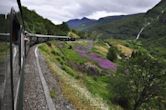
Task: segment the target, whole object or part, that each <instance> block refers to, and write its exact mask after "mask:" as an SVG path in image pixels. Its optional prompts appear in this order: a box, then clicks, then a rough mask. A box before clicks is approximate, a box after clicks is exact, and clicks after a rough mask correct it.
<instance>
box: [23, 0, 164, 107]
mask: <svg viewBox="0 0 166 110" xmlns="http://www.w3.org/2000/svg"><path fill="white" fill-rule="evenodd" d="M165 5H166V1H165V0H161V2H159V3H158V4H157V5H156V6H155V7H153V8H152V9H150V10H149V11H147V12H146V13H138V14H132V15H120V16H107V17H103V18H100V19H99V20H94V19H89V18H86V17H83V18H82V19H73V20H69V21H68V22H63V23H62V24H60V25H54V24H53V23H52V22H51V21H49V20H48V19H45V18H42V17H41V16H38V15H37V14H36V13H35V12H34V11H29V10H28V9H27V8H26V7H23V9H24V11H25V12H26V14H27V15H29V16H31V17H34V19H35V24H34V25H32V23H33V21H32V19H29V18H28V16H27V15H25V21H26V22H25V25H26V27H27V30H28V31H30V32H32V33H38V34H47V35H49V34H53V35H65V36H69V37H71V38H74V39H75V40H73V41H63V40H61V41H56V40H52V41H48V42H45V43H42V44H39V45H38V49H39V53H40V54H41V56H42V57H43V61H45V63H44V65H47V66H48V69H49V70H50V72H47V71H46V72H45V75H46V76H47V75H50V74H51V75H52V77H51V78H53V79H55V80H54V81H52V82H50V83H51V84H52V85H54V82H55V85H54V86H56V87H55V88H52V89H49V92H50V94H49V95H50V96H51V98H52V99H53V100H54V101H55V102H56V101H57V99H59V95H60V96H63V98H62V97H60V101H61V98H62V102H63V101H64V100H65V101H66V102H67V104H66V105H67V106H66V105H65V106H63V107H64V109H68V108H67V107H68V106H69V110H70V109H78V110H165V109H166V82H165V80H166V43H165V42H166V31H165V30H166V11H165V10H166V8H165ZM38 27H40V28H38ZM43 30H44V31H43ZM43 71H44V70H43ZM49 78H50V77H49ZM49 78H48V79H49ZM50 83H49V84H50ZM65 101H64V102H65ZM57 104H59V102H58V103H57ZM60 105H61V104H60ZM62 105H63V104H62ZM59 109H61V108H59Z"/></svg>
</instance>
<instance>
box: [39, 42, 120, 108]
mask: <svg viewBox="0 0 166 110" xmlns="http://www.w3.org/2000/svg"><path fill="white" fill-rule="evenodd" d="M79 46H80V47H81V48H82V47H88V46H89V44H88V43H87V41H77V42H74V43H73V42H69V43H66V42H61V43H58V42H49V43H47V44H42V45H41V46H40V47H39V49H40V51H41V52H42V54H43V55H44V57H45V59H46V61H47V63H48V65H49V67H50V69H51V70H52V72H53V73H54V75H56V76H58V77H59V79H60V86H61V88H62V93H63V95H64V96H65V97H66V98H67V99H68V100H69V101H70V102H71V103H72V104H73V105H74V106H75V107H76V108H77V109H86V110H93V109H95V110H96V109H103V110H106V109H113V110H119V109H121V108H120V107H119V106H116V105H113V104H112V103H111V96H112V93H111V92H110V91H109V88H108V84H109V80H110V75H112V74H115V71H114V70H111V69H105V68H102V66H101V67H100V63H99V62H96V61H95V59H94V60H93V59H91V57H89V56H82V55H81V54H80V53H79V52H78V51H77V47H79ZM108 48H109V47H108V45H107V44H105V43H98V42H97V43H93V45H92V46H91V47H89V49H88V50H86V51H88V52H87V53H86V54H88V55H91V53H95V54H97V55H99V56H101V58H102V60H104V61H106V60H107V59H104V58H106V55H107V52H108ZM83 55H84V54H83ZM91 69H92V70H91ZM94 70H96V71H94Z"/></svg>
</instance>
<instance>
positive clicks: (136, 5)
mask: <svg viewBox="0 0 166 110" xmlns="http://www.w3.org/2000/svg"><path fill="white" fill-rule="evenodd" d="M21 1H22V4H23V5H24V6H27V7H28V8H29V9H33V10H35V11H36V12H37V13H38V14H40V15H41V16H43V17H45V18H48V19H50V20H52V21H53V22H54V23H61V22H62V21H67V20H69V19H75V18H82V17H85V16H86V17H89V18H92V19H98V18H100V17H104V16H112V15H120V14H133V13H140V12H146V11H147V10H148V9H150V8H152V7H153V6H154V5H156V4H157V3H158V2H159V1H160V0H144V1H143V0H103V1H101V0H88V1H87V0H49V1H48V0H21Z"/></svg>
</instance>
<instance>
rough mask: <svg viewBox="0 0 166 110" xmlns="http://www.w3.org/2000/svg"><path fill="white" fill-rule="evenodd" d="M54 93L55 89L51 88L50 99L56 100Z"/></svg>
mask: <svg viewBox="0 0 166 110" xmlns="http://www.w3.org/2000/svg"><path fill="white" fill-rule="evenodd" d="M56 95H57V94H56V91H55V89H54V88H53V89H51V90H50V96H51V97H52V98H56Z"/></svg>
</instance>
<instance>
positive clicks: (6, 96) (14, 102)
mask: <svg viewBox="0 0 166 110" xmlns="http://www.w3.org/2000/svg"><path fill="white" fill-rule="evenodd" d="M24 30H25V28H24V22H23V17H22V10H21V2H20V0H0V110H22V109H23V80H24V77H23V76H24V75H23V74H24V69H23V68H24V63H25V57H26V54H27V53H28V48H29V43H28V40H26V39H27V36H25V33H24Z"/></svg>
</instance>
